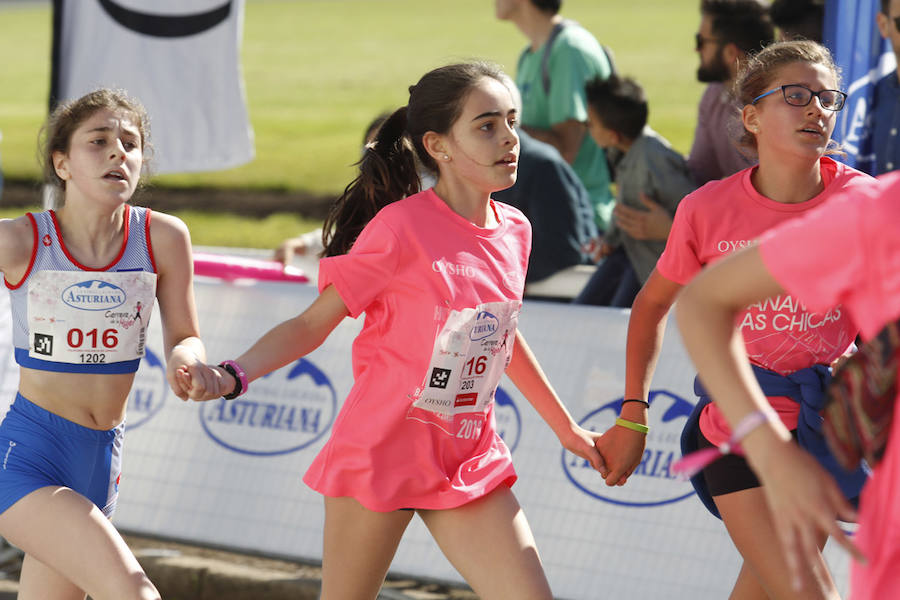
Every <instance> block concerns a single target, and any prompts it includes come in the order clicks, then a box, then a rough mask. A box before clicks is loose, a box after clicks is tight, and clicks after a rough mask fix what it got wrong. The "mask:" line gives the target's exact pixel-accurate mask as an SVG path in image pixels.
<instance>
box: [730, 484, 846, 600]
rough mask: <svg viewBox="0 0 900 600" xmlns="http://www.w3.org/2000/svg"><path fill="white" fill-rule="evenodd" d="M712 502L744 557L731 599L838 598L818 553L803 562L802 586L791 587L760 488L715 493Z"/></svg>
mask: <svg viewBox="0 0 900 600" xmlns="http://www.w3.org/2000/svg"><path fill="white" fill-rule="evenodd" d="M715 501H716V506H718V507H719V513H720V514H721V515H722V520H723V521H724V522H725V527H726V528H728V533H729V535H731V539H732V541H733V542H734V545H735V546H736V547H737V549H738V551H739V552H740V553H741V556H743V557H744V567H743V568H742V569H741V573H740V575H739V577H738V582H737V584H735V589H734V591H733V592H732V595H731V598H732V599H734V600H751V599H752V600H756V599H758V598H766V597H768V598H773V599H779V600H780V599H782V598H783V599H785V600H787V599H790V600H799V599H807V598H808V599H817V600H818V599H823V598H827V599H829V600H836V599H839V598H840V595H839V594H838V591H837V588H836V587H835V585H834V581H833V580H832V578H831V574H830V573H829V572H828V566H827V565H826V564H825V559H824V558H823V557H822V555H821V554H819V557H818V560H817V561H816V563H815V564H808V565H803V567H804V573H803V589H802V590H801V591H799V592H798V591H797V590H794V589H793V588H792V587H791V580H790V574H789V572H788V569H787V563H786V561H785V558H784V553H783V552H782V550H781V546H780V545H779V543H778V538H777V535H776V533H775V526H774V522H773V520H772V515H771V513H770V512H769V506H768V504H766V499H765V495H764V492H763V489H762V488H761V487H757V488H751V489H748V490H741V491H739V492H733V493H731V494H723V495H722V496H716V497H715ZM824 546H825V539H822V540H820V541H819V548H820V549H821V548H823V547H824ZM750 577H754V578H755V579H756V585H753V583H752V582H751V581H749V580H748V579H749V578H750ZM761 594H762V595H761ZM766 594H767V595H766Z"/></svg>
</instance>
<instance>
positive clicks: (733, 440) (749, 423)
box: [719, 409, 778, 454]
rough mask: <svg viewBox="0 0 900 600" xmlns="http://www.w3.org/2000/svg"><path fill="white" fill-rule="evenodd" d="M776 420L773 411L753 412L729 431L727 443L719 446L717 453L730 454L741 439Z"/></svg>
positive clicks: (775, 414)
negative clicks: (764, 424) (729, 435)
mask: <svg viewBox="0 0 900 600" xmlns="http://www.w3.org/2000/svg"><path fill="white" fill-rule="evenodd" d="M777 418H778V414H777V413H775V412H774V411H773V410H771V409H770V410H755V411H753V412H752V413H750V414H748V415H747V416H745V417H744V418H743V419H741V420H740V422H739V423H738V424H737V425H735V426H734V429H732V430H731V437H730V438H728V441H726V442H723V443H722V444H721V445H720V446H719V451H720V452H721V453H722V454H728V453H729V452H731V450H732V448H734V447H735V446H736V445H737V444H738V443H740V441H741V440H742V439H744V438H745V437H747V435H748V434H749V433H750V432H751V431H753V430H754V429H756V428H757V427H759V426H760V425H762V424H763V423H770V422H771V421H773V420H774V419H777Z"/></svg>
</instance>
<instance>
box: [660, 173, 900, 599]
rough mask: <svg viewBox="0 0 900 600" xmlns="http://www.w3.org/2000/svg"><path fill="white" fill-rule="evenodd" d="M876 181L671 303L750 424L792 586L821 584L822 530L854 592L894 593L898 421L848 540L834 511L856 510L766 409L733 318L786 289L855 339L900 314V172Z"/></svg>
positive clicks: (707, 372) (728, 402)
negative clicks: (840, 313) (848, 566)
mask: <svg viewBox="0 0 900 600" xmlns="http://www.w3.org/2000/svg"><path fill="white" fill-rule="evenodd" d="M879 179H880V180H881V181H880V182H879V183H880V184H879V185H872V186H869V187H867V188H864V189H857V190H852V191H848V192H846V193H844V194H841V196H840V197H838V198H835V199H834V200H832V201H830V202H829V203H828V204H827V205H825V206H824V207H822V208H821V209H819V210H816V211H814V212H812V213H811V214H809V215H808V216H806V217H804V218H802V219H797V220H795V221H792V222H791V223H788V224H785V225H784V226H782V227H779V228H777V229H775V230H773V231H771V232H769V233H767V234H766V235H765V236H764V237H763V239H762V240H761V241H760V244H759V246H757V247H753V248H750V249H748V250H745V251H742V252H740V253H737V254H735V255H733V256H731V257H729V258H728V259H727V260H723V261H721V262H720V263H717V264H716V265H715V266H713V267H711V268H710V269H707V270H705V271H704V272H703V273H702V274H701V275H699V276H698V277H697V278H696V279H695V280H694V281H693V282H691V284H690V285H689V286H688V287H687V288H686V289H685V290H684V292H683V293H682V296H681V299H680V300H679V302H678V324H679V326H680V328H681V332H682V338H683V340H684V344H685V346H686V347H687V349H688V351H689V352H690V354H691V357H692V358H693V360H694V363H695V364H696V365H697V368H698V370H699V371H700V374H701V375H702V376H703V380H704V383H705V384H706V385H707V386H708V388H709V390H710V392H711V393H712V394H713V396H715V398H716V403H717V405H719V406H720V407H721V409H722V411H723V412H724V413H725V417H726V418H727V419H728V422H729V423H733V424H735V427H736V428H740V427H741V425H740V423H742V422H743V423H749V424H750V425H748V427H747V429H748V430H749V431H748V433H746V435H745V437H744V438H743V439H742V441H741V445H742V447H743V449H744V451H745V452H746V456H747V459H748V461H749V462H750V464H751V466H752V467H753V469H754V471H755V472H756V473H757V474H758V475H759V478H760V479H761V480H762V482H763V490H764V491H765V493H766V499H767V500H768V502H769V505H770V506H771V508H772V510H771V513H772V518H773V521H774V528H775V530H776V531H777V532H778V539H779V540H780V542H781V545H782V547H783V552H784V553H786V555H787V556H786V558H787V559H788V565H789V566H790V567H791V571H792V581H793V582H794V583H795V589H796V590H798V591H799V590H801V589H802V590H804V591H805V592H806V593H809V592H810V590H811V589H812V590H815V589H817V585H816V584H815V583H814V582H812V581H810V579H809V572H808V570H806V569H804V568H803V565H806V564H810V563H815V562H816V561H817V560H818V558H819V553H818V548H817V546H816V544H817V543H818V542H819V541H821V540H823V539H824V538H825V537H827V536H829V535H830V536H834V538H835V539H836V540H837V541H838V542H839V543H841V545H843V546H844V547H845V548H847V549H848V550H849V551H850V552H851V554H852V555H853V556H854V558H855V559H857V560H856V561H854V563H853V569H852V572H851V597H852V598H853V600H880V599H882V598H898V597H900V569H898V568H897V564H898V562H900V503H898V502H897V490H898V489H900V446H898V445H897V443H896V442H897V440H896V439H895V438H896V437H897V436H898V435H900V431H898V429H900V419H896V418H895V419H893V423H892V425H891V430H890V433H889V438H888V443H887V448H886V452H885V454H884V456H883V457H882V459H881V462H880V463H878V465H877V466H876V467H875V469H874V470H873V473H872V477H871V478H870V480H869V481H868V483H867V484H866V487H865V489H864V490H863V494H862V500H861V502H860V509H859V517H858V522H859V529H858V531H857V534H856V538H855V544H854V543H853V542H851V541H850V540H849V539H848V538H847V536H846V535H844V533H843V532H842V531H841V529H840V527H839V526H838V524H837V523H836V517H837V518H840V519H842V520H844V521H857V515H856V514H855V512H854V510H853V508H852V507H851V506H850V505H849V504H848V503H847V501H846V500H845V499H844V498H843V497H842V495H841V493H840V491H839V490H838V488H837V486H835V483H834V480H833V479H832V478H831V477H829V476H828V474H827V473H826V472H824V471H823V470H822V469H821V468H820V467H819V465H818V464H816V463H815V462H814V461H812V460H810V457H809V456H808V455H807V454H806V453H804V452H800V451H798V449H797V448H796V445H795V444H793V443H791V435H790V432H789V431H788V430H787V428H786V427H784V425H783V424H782V423H781V421H779V420H778V419H770V418H767V415H769V414H770V413H769V412H768V403H767V402H766V398H765V397H764V396H763V395H762V392H761V390H760V388H759V386H758V385H757V383H756V381H755V379H754V378H753V377H752V376H749V374H748V373H747V369H746V364H747V356H746V353H745V352H744V349H743V347H742V345H741V344H740V340H739V339H737V336H736V335H735V330H734V328H733V326H732V324H733V323H734V318H735V316H736V315H737V314H738V313H739V312H740V311H741V309H742V307H744V306H747V305H748V304H750V303H753V302H759V301H761V300H762V299H763V298H766V297H769V296H774V295H778V294H785V293H790V294H792V295H794V296H796V297H797V298H799V299H801V300H802V301H804V302H808V303H809V305H810V306H811V307H816V308H819V309H821V310H827V308H828V307H830V306H833V305H835V304H836V303H838V302H840V303H841V305H842V306H843V307H844V308H845V310H846V311H847V313H848V314H849V315H850V318H851V319H853V321H854V322H855V323H858V324H859V328H860V333H861V335H862V338H863V340H869V339H871V338H872V337H873V336H874V335H875V334H876V333H877V332H878V331H879V330H880V329H881V328H882V327H883V326H884V325H885V324H887V323H889V322H891V321H895V320H896V319H897V318H898V317H900V234H898V230H897V227H896V223H898V222H900V203H898V202H897V197H898V194H900V173H898V172H894V173H889V174H887V175H884V176H882V177H880V178H879ZM821 265H827V266H828V269H827V272H825V273H823V272H822V270H821ZM898 402H900V397H898V398H897V399H896V400H895V402H894V406H895V412H896V406H897V403H898ZM759 415H762V417H758V416H759ZM753 423H756V425H757V426H755V427H753V426H752V424H753ZM811 584H812V585H811ZM793 597H799V594H798V592H797V591H795V596H793ZM803 597H806V596H803Z"/></svg>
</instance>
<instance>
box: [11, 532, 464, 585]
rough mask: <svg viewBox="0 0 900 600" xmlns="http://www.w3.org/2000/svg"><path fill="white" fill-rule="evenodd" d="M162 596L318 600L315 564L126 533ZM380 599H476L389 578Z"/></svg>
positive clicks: (17, 564) (15, 559) (16, 563)
mask: <svg viewBox="0 0 900 600" xmlns="http://www.w3.org/2000/svg"><path fill="white" fill-rule="evenodd" d="M125 539H126V541H127V542H128V544H129V546H131V549H132V550H133V551H134V553H135V555H136V556H137V557H138V560H139V561H140V562H141V565H143V567H144V569H145V570H146V572H147V575H149V577H150V579H151V580H152V581H153V582H154V584H156V586H157V588H159V591H160V594H161V595H162V597H163V598H164V599H165V600H262V599H265V600H316V599H317V598H318V597H319V586H320V581H321V580H320V575H321V572H320V569H319V568H318V566H317V565H311V564H304V563H300V562H293V561H286V560H276V559H269V558H264V557H260V556H253V555H247V554H239V553H235V552H226V551H222V550H217V549H211V548H202V547H199V546H191V545H188V544H180V543H176V542H167V541H163V540H157V539H152V538H146V537H141V536H131V535H127V536H126V537H125ZM20 568H21V557H20V555H19V554H18V553H16V552H15V551H14V550H12V549H10V548H9V547H8V546H7V547H4V548H2V549H0V600H15V598H16V592H17V589H18V584H17V578H18V575H19V569H20ZM379 600H477V596H476V595H475V594H474V593H473V592H472V591H471V590H469V589H468V588H463V587H459V586H448V585H444V584H439V583H434V582H426V581H416V580H412V579H402V578H397V577H390V578H388V581H386V582H385V585H384V588H383V589H382V592H381V594H380V595H379Z"/></svg>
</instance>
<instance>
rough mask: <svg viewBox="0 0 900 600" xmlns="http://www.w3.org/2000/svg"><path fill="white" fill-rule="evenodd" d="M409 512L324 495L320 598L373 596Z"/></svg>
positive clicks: (338, 599)
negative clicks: (373, 507)
mask: <svg viewBox="0 0 900 600" xmlns="http://www.w3.org/2000/svg"><path fill="white" fill-rule="evenodd" d="M413 514H414V513H413V511H411V510H397V511H393V512H387V513H381V512H375V511H371V510H369V509H367V508H366V507H364V506H363V505H362V504H360V503H359V502H357V501H356V500H354V499H353V498H329V497H327V496H326V497H325V544H324V550H323V554H322V595H321V600H373V599H374V598H375V597H376V596H377V595H378V590H379V589H381V584H382V583H384V577H385V575H387V571H388V568H389V567H390V566H391V560H393V558H394V554H395V553H396V552H397V546H398V545H399V544H400V538H401V537H402V536H403V532H404V531H406V526H407V525H409V522H410V520H411V519H412V517H413Z"/></svg>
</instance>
